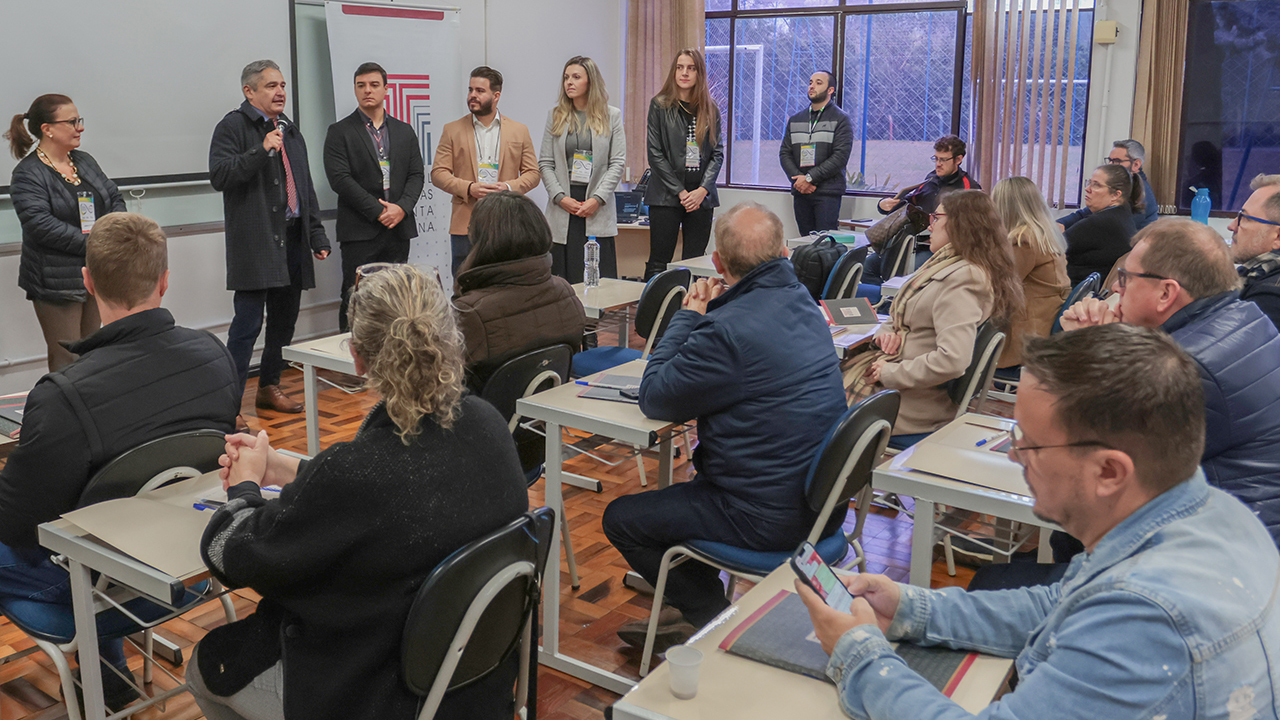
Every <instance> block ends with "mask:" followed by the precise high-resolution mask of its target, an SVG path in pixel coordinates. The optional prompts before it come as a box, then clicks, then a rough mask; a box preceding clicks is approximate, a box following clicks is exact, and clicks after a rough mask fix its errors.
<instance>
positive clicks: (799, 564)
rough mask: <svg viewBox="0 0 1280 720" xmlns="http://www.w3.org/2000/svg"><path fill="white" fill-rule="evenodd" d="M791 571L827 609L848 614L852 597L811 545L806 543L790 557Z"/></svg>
mask: <svg viewBox="0 0 1280 720" xmlns="http://www.w3.org/2000/svg"><path fill="white" fill-rule="evenodd" d="M791 569H792V570H794V571H795V572H796V575H799V576H800V579H801V580H803V581H805V583H806V584H807V585H808V586H809V587H811V588H813V591H814V592H816V593H818V596H819V597H821V598H822V599H823V600H825V601H826V603H827V606H828V607H830V608H833V609H835V610H839V611H840V612H849V606H850V605H851V604H852V603H853V595H852V594H851V593H850V592H849V588H846V587H845V586H844V583H842V582H840V578H839V577H837V576H836V573H835V571H834V570H832V569H831V566H830V565H828V564H826V563H825V562H823V560H822V558H821V557H819V556H818V551H817V550H815V549H814V548H813V545H811V544H810V543H807V542H806V543H805V544H803V545H801V546H800V549H799V550H797V551H796V554H795V555H792V556H791Z"/></svg>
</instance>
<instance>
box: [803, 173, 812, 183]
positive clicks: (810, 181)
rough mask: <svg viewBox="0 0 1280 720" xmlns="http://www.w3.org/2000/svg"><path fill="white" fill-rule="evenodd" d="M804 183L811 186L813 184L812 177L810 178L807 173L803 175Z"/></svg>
mask: <svg viewBox="0 0 1280 720" xmlns="http://www.w3.org/2000/svg"><path fill="white" fill-rule="evenodd" d="M804 181H805V182H807V183H810V184H812V183H813V176H812V175H810V174H808V173H805V175H804Z"/></svg>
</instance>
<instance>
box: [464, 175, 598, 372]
mask: <svg viewBox="0 0 1280 720" xmlns="http://www.w3.org/2000/svg"><path fill="white" fill-rule="evenodd" d="M468 235H469V236H470V238H471V252H470V254H468V255H467V258H466V260H464V261H463V263H462V267H461V268H459V273H458V282H457V288H456V291H455V295H454V298H453V304H454V307H456V308H457V311H458V329H459V330H461V331H462V337H463V340H464V341H465V343H466V351H467V387H469V388H470V389H471V390H472V391H473V392H477V393H478V392H480V390H481V389H482V388H483V387H484V384H485V381H487V380H488V379H489V376H490V375H492V374H493V371H494V370H497V369H498V367H499V366H500V365H502V364H503V363H504V362H506V361H508V360H510V359H512V358H514V357H517V356H519V355H522V354H524V353H527V352H529V351H531V350H537V349H538V348H542V347H546V346H548V345H554V344H556V343H568V344H569V345H571V346H572V347H573V348H574V350H575V351H577V350H578V349H579V348H580V347H581V345H582V329H583V326H584V325H585V324H586V316H585V314H584V313H583V310H582V303H581V302H579V301H578V297H577V296H576V295H575V294H574V292H573V288H571V287H569V283H568V282H567V281H565V280H564V279H563V278H558V277H555V276H553V275H552V274H551V228H550V227H548V226H547V219H546V218H545V217H544V216H543V214H542V212H541V211H540V210H538V207H537V206H536V205H534V204H533V201H532V200H530V199H528V198H526V197H525V196H523V195H520V194H517V193H514V192H508V191H505V190H504V191H502V192H496V193H492V194H490V195H486V196H485V197H484V199H482V200H481V201H480V202H478V203H476V209H475V212H474V213H473V214H472V215H471V229H470V231H469V232H468Z"/></svg>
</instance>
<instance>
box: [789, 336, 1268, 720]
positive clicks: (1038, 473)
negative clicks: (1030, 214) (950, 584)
mask: <svg viewBox="0 0 1280 720" xmlns="http://www.w3.org/2000/svg"><path fill="white" fill-rule="evenodd" d="M1022 371H1023V375H1022V378H1023V379H1022V385H1021V386H1020V387H1019V389H1018V401H1017V405H1016V407H1015V410H1014V417H1015V419H1016V420H1017V423H1018V424H1017V426H1016V427H1015V429H1014V431H1013V443H1012V445H1011V447H1010V450H1009V455H1010V457H1011V458H1012V459H1013V460H1014V461H1015V462H1017V463H1019V464H1020V465H1022V467H1023V476H1024V477H1025V478H1026V480H1027V485H1028V486H1029V487H1030V489H1031V494H1032V495H1033V496H1034V498H1035V506H1034V508H1033V512H1034V513H1035V514H1036V516H1037V517H1039V518H1041V519H1044V520H1047V521H1051V522H1055V523H1058V524H1059V525H1061V526H1062V527H1063V528H1064V529H1065V530H1067V531H1068V532H1070V533H1071V534H1072V535H1074V536H1076V537H1077V538H1079V539H1080V540H1081V541H1082V542H1083V543H1084V545H1085V552H1084V553H1081V554H1080V555H1078V556H1076V558H1075V559H1074V560H1073V561H1072V563H1071V565H1070V566H1069V567H1068V569H1067V571H1066V575H1065V576H1064V577H1063V578H1062V580H1060V581H1059V582H1058V583H1056V584H1054V585H1052V586H1034V587H1027V588H1018V589H1014V590H1000V591H975V592H963V591H957V590H955V589H954V588H947V589H945V590H926V589H924V588H919V587H914V586H910V585H899V584H897V583H894V582H892V581H891V580H889V579H888V578H886V577H884V576H883V575H857V576H853V577H851V578H848V579H847V581H846V582H845V584H846V585H847V587H848V589H849V590H850V591H851V592H852V593H853V594H854V596H855V599H854V601H853V603H852V604H851V606H850V610H849V612H847V613H842V612H838V611H836V610H833V609H831V608H829V607H827V605H826V604H824V603H823V602H822V600H821V599H819V597H818V596H817V594H816V593H814V592H813V591H812V590H811V589H809V587H808V586H806V585H803V584H801V583H800V582H799V581H797V591H798V592H799V593H800V596H801V598H803V599H804V601H805V604H806V605H807V606H808V608H809V613H810V616H811V617H812V618H813V624H814V629H815V632H816V635H817V637H818V639H819V640H820V641H821V642H822V647H823V649H824V650H826V651H827V652H828V653H829V654H830V655H831V661H830V663H829V664H828V665H827V675H828V676H829V677H830V678H831V679H832V680H833V681H834V682H835V683H836V686H837V688H838V689H839V692H840V695H841V701H840V702H841V707H843V708H845V709H846V712H848V713H849V714H850V715H852V716H854V717H877V718H879V717H928V718H953V717H954V718H958V717H968V713H966V712H965V711H964V710H962V709H961V708H960V707H959V706H957V705H956V704H955V703H953V702H952V701H951V700H949V699H948V698H946V697H944V696H943V695H942V694H941V693H940V692H938V691H937V690H935V689H934V688H933V687H932V686H931V685H930V684H929V683H928V682H927V681H926V680H925V679H924V678H922V677H920V676H919V675H917V674H916V673H914V672H912V671H911V670H910V669H908V668H907V667H906V665H905V664H904V663H903V661H902V660H901V658H899V657H898V656H897V655H896V654H895V653H894V652H893V650H892V649H891V647H890V645H889V642H888V641H889V640H903V641H907V642H915V643H918V644H921V645H946V646H948V647H953V648H964V649H975V650H980V651H982V652H986V653H992V654H996V655H1001V656H1005V657H1016V658H1017V671H1018V678H1019V682H1018V685H1017V688H1016V689H1015V690H1014V691H1013V692H1011V693H1009V694H1006V695H1005V696H1003V697H1002V698H1001V699H1000V700H998V701H997V702H995V703H993V704H992V705H991V706H990V707H988V708H987V709H986V710H985V711H984V712H983V713H982V715H983V716H984V717H999V718H1032V717H1037V718H1038V717H1044V716H1046V714H1051V715H1052V716H1053V717H1055V718H1089V719H1090V720H1092V719H1093V718H1117V717H1130V718H1139V717H1141V718H1156V717H1159V718H1166V720H1179V719H1181V718H1188V719H1190V718H1209V717H1213V718H1227V717H1231V718H1273V719H1274V718H1276V717H1277V707H1280V704H1278V703H1280V698H1277V696H1276V692H1277V691H1276V688H1277V687H1280V664H1278V663H1277V662H1276V656H1275V652H1276V648H1280V613H1278V612H1277V610H1276V607H1275V605H1276V595H1277V588H1278V587H1280V555H1278V554H1277V552H1276V546H1275V544H1274V543H1273V541H1272V539H1271V536H1270V535H1269V534H1268V532H1267V530H1266V528H1265V527H1264V526H1263V525H1262V523H1261V522H1260V521H1259V520H1258V518H1257V517H1255V516H1254V514H1253V513H1252V512H1250V511H1249V509H1248V508H1247V507H1245V506H1244V505H1243V504H1241V503H1240V501H1238V500H1236V499H1235V498H1233V497H1232V496H1230V495H1228V494H1227V493H1225V492H1223V491H1222V490H1219V489H1217V488H1214V487H1210V485H1209V484H1208V482H1207V481H1206V479H1205V475H1204V472H1203V471H1202V470H1201V469H1200V467H1199V463H1200V455H1201V453H1202V451H1203V446H1204V438H1205V410H1204V407H1205V403H1204V392H1203V390H1202V389H1201V382H1200V376H1199V372H1198V371H1197V369H1196V365H1195V362H1194V361H1193V360H1192V359H1191V358H1190V357H1189V356H1188V355H1187V354H1186V353H1185V352H1183V351H1182V350H1181V349H1180V348H1179V347H1178V345H1177V344H1176V343H1175V342H1174V341H1173V340H1171V339H1170V338H1169V336H1168V335H1166V334H1164V333H1162V332H1159V331H1157V330H1151V329H1147V328H1140V327H1137V326H1133V325H1125V324H1121V323H1115V324H1110V325H1104V326H1097V327H1089V328H1084V329H1081V330H1076V331H1073V332H1066V333H1060V334H1058V335H1055V336H1053V337H1050V338H1043V339H1032V340H1029V341H1028V342H1027V346H1026V351H1025V352H1024V354H1023V368H1022Z"/></svg>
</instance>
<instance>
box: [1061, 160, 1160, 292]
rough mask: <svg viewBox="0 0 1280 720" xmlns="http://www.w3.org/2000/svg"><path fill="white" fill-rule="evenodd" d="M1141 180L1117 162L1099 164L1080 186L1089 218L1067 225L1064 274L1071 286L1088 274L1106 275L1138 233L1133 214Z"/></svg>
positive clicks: (1139, 200)
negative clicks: (1135, 178)
mask: <svg viewBox="0 0 1280 720" xmlns="http://www.w3.org/2000/svg"><path fill="white" fill-rule="evenodd" d="M1142 196H1143V190H1142V183H1135V182H1134V180H1133V176H1132V175H1130V174H1129V171H1128V170H1125V169H1124V168H1123V167H1121V166H1119V165H1099V166H1098V168H1097V169H1095V170H1094V171H1093V175H1092V176H1090V178H1089V182H1088V183H1087V184H1086V185H1085V187H1084V204H1085V207H1087V208H1089V210H1091V211H1092V214H1091V215H1089V217H1086V218H1085V219H1083V220H1081V221H1079V222H1077V223H1075V224H1073V225H1072V226H1071V227H1069V228H1067V230H1066V232H1065V233H1064V236H1065V237H1066V240H1067V277H1069V278H1070V279H1071V285H1072V286H1073V287H1074V286H1076V285H1078V284H1080V282H1081V281H1082V280H1084V279H1085V278H1087V277H1089V273H1095V272H1096V273H1098V275H1100V276H1102V277H1104V278H1105V277H1106V276H1107V273H1109V272H1111V266H1113V265H1115V264H1116V260H1117V259H1119V257H1120V256H1121V255H1124V254H1125V253H1127V252H1129V241H1130V240H1131V239H1132V238H1133V236H1134V234H1135V233H1137V232H1138V229H1137V226H1135V225H1134V224H1133V215H1134V213H1137V212H1141V210H1142V205H1143V200H1142Z"/></svg>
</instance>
